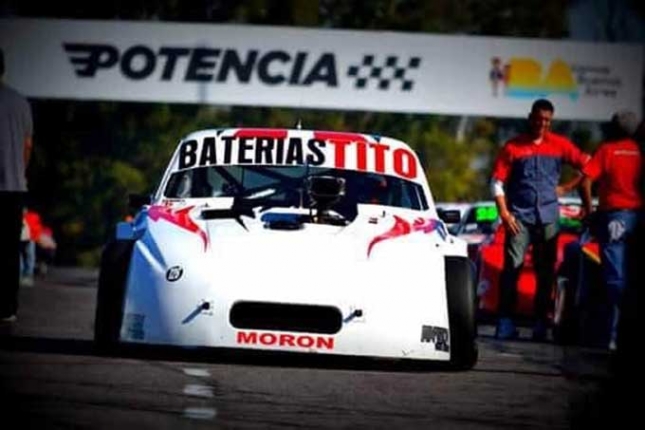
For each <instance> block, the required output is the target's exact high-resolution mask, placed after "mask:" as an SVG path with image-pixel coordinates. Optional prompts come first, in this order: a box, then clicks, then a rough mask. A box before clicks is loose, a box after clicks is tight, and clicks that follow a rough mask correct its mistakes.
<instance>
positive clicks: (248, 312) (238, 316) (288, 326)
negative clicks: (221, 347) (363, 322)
mask: <svg viewBox="0 0 645 430" xmlns="http://www.w3.org/2000/svg"><path fill="white" fill-rule="evenodd" d="M229 319H230V322H231V325H232V326H233V327H235V328H239V329H257V330H276V331H294V332H307V333H325V334H334V333H338V331H340V328H341V325H342V321H343V316H342V314H341V313H340V311H339V310H338V309H337V308H335V307H333V306H311V305H292V304H284V303H263V302H238V303H235V304H234V305H233V308H232V309H231V313H230V315H229Z"/></svg>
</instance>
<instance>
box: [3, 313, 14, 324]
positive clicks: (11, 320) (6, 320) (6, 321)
mask: <svg viewBox="0 0 645 430" xmlns="http://www.w3.org/2000/svg"><path fill="white" fill-rule="evenodd" d="M16 321H18V317H17V316H16V315H15V314H13V315H8V316H6V317H2V318H0V324H13V323H15V322H16Z"/></svg>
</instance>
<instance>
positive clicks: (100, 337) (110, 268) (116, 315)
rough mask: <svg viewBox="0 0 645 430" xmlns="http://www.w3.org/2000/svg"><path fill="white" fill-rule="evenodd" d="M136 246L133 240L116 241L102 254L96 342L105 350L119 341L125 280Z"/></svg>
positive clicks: (107, 246) (95, 325)
mask: <svg viewBox="0 0 645 430" xmlns="http://www.w3.org/2000/svg"><path fill="white" fill-rule="evenodd" d="M133 246H134V242H133V241H130V240H127V241H126V240H116V241H113V242H110V243H108V244H107V245H106V247H105V248H104V250H103V254H102V255H101V266H100V271H99V285H98V292H97V296H96V313H95V317H94V342H95V343H96V345H97V346H98V347H99V349H100V350H102V351H104V352H107V351H109V350H110V349H112V348H114V347H115V346H116V345H117V343H118V341H119V332H120V330H121V320H122V318H123V299H124V297H125V282H126V277H127V275H128V267H129V265H130V257H131V255H132V249H133Z"/></svg>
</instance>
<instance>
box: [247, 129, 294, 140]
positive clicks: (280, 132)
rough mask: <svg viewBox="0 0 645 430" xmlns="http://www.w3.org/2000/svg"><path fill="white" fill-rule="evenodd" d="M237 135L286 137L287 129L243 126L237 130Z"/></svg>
mask: <svg viewBox="0 0 645 430" xmlns="http://www.w3.org/2000/svg"><path fill="white" fill-rule="evenodd" d="M235 137H238V138H239V137H271V138H273V139H285V138H286V137H287V130H284V129H279V128H243V129H241V130H238V131H237V132H235Z"/></svg>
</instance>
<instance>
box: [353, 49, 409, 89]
mask: <svg viewBox="0 0 645 430" xmlns="http://www.w3.org/2000/svg"><path fill="white" fill-rule="evenodd" d="M420 65H421V58H419V57H410V58H409V59H408V60H407V61H405V60H401V59H400V58H399V57H398V56H397V55H389V56H387V57H386V58H385V62H383V63H381V64H379V63H377V61H376V59H375V56H374V55H371V54H368V55H364V56H363V61H362V62H361V64H360V65H351V66H349V68H348V69H347V76H349V77H350V78H354V88H357V89H363V88H367V87H368V86H369V85H370V82H372V85H375V86H376V88H378V89H379V90H383V91H387V90H389V89H390V87H392V88H397V87H398V86H399V85H400V87H398V88H399V89H400V90H401V91H411V90H412V87H413V86H414V80H412V79H409V78H408V77H407V76H406V73H408V72H409V71H410V70H414V69H418V68H419V66H420Z"/></svg>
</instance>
